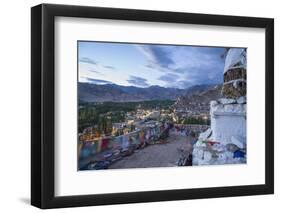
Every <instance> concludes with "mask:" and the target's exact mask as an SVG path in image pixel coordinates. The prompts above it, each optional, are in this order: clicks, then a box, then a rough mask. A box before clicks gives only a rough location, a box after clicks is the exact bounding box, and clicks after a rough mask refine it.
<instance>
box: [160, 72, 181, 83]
mask: <svg viewBox="0 0 281 213" xmlns="http://www.w3.org/2000/svg"><path fill="white" fill-rule="evenodd" d="M178 79H179V76H178V75H176V74H173V73H167V74H165V75H161V76H160V77H159V78H158V80H160V81H164V82H165V83H173V82H175V81H177V80H178Z"/></svg>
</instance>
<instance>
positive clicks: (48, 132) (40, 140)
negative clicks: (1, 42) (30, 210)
mask: <svg viewBox="0 0 281 213" xmlns="http://www.w3.org/2000/svg"><path fill="white" fill-rule="evenodd" d="M58 16H63V17H80V18H100V19H115V20H131V21H146V22H162V23H182V24H200V25H218V26H237V27H250V28H263V29H265V32H266V41H265V43H266V48H265V61H266V64H265V72H266V75H265V76H266V78H265V85H266V97H265V98H266V106H265V107H266V112H265V113H266V118H265V121H266V128H265V131H266V135H265V161H266V162H265V184H261V185H246V186H225V187H215V188H198V189H177V190H163V191H145V192H130V193H112V194H93V195H78V196H77V195H73V196H60V197H56V196H55V195H54V189H55V181H54V178H55V171H54V166H55V165H54V163H55V161H54V157H55V156H54V150H55V146H54V145H55V144H54V143H55V142H54V141H55V140H54V133H55V123H54V122H55V107H54V106H55V99H54V97H55V85H54V78H55V75H54V72H55V69H54V65H55V64H54V59H55V53H54V50H55V46H54V45H55V44H54V22H55V17H58ZM272 193H274V20H273V19H270V18H254V17H241V16H224V15H207V14H194V13H178V12H164V11H148V10H131V9H113V8H102V7H86V6H67V5H53V4H41V5H38V6H35V7H32V8H31V204H32V205H34V206H36V207H39V208H42V209H46V208H60V207H76V206H91V205H106V204H121V203H139V202H154V201H169V200H183V199H198V198H218V197H229V196H246V195H260V194H272Z"/></svg>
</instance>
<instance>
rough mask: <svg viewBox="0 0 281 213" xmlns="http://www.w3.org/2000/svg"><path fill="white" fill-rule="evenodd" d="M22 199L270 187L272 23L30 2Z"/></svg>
mask: <svg viewBox="0 0 281 213" xmlns="http://www.w3.org/2000/svg"><path fill="white" fill-rule="evenodd" d="M31 41H32V42H31V43H32V44H31V45H32V46H31V50H32V55H31V58H32V63H31V72H32V73H31V76H32V79H31V82H32V85H31V89H32V91H31V95H32V103H31V106H32V117H31V121H32V122H31V123H32V126H31V128H32V140H31V148H32V150H31V153H32V154H31V203H32V205H34V206H37V207H39V208H59V207H74V206H89V205H105V204H121V203H137V202H153V201H168V200H182V199H197V198H215V197H227V196H243V195H259V194H272V193H273V191H274V152H273V145H274V141H273V140H274V21H273V19H270V18H254V17H238V16H222V15H207V14H191V13H177V12H165V11H147V10H129V9H113V8H101V7H85V6H67V5H51V4H42V5H38V6H35V7H33V8H32V9H31Z"/></svg>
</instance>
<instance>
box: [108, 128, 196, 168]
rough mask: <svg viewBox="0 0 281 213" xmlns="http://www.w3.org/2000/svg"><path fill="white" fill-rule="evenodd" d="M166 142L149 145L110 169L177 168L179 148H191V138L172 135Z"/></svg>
mask: <svg viewBox="0 0 281 213" xmlns="http://www.w3.org/2000/svg"><path fill="white" fill-rule="evenodd" d="M166 141H167V143H164V144H154V145H149V146H147V147H145V148H144V149H140V150H137V152H135V153H133V154H132V155H131V156H128V157H124V158H123V159H121V160H120V161H117V162H115V163H114V164H112V165H110V166H109V169H124V168H148V167H172V166H177V161H178V159H179V156H180V154H179V151H178V148H184V147H188V146H190V144H191V143H190V142H191V138H190V137H187V136H181V135H175V134H173V133H172V134H170V136H169V137H168V138H167V139H166Z"/></svg>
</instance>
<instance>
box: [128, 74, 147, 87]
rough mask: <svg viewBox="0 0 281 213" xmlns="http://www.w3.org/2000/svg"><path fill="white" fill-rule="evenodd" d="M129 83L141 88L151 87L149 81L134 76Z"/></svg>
mask: <svg viewBox="0 0 281 213" xmlns="http://www.w3.org/2000/svg"><path fill="white" fill-rule="evenodd" d="M127 82H128V83H130V84H133V85H135V86H141V87H148V86H149V84H148V83H147V79H145V78H141V77H137V76H133V75H131V76H130V79H128V80H127Z"/></svg>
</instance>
